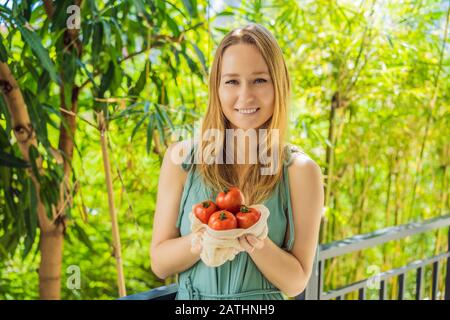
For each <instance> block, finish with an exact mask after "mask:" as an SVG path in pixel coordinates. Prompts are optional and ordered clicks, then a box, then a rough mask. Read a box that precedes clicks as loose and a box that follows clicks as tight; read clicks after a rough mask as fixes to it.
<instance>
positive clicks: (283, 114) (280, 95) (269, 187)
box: [197, 24, 291, 205]
mask: <svg viewBox="0 0 450 320" xmlns="http://www.w3.org/2000/svg"><path fill="white" fill-rule="evenodd" d="M241 43H244V44H250V45H253V46H255V47H256V48H257V49H258V50H259V51H260V53H261V55H262V56H263V58H264V60H265V62H266V64H267V66H268V69H269V74H270V76H271V79H272V82H273V84H274V91H275V99H274V107H275V108H274V113H273V115H272V117H271V118H270V119H269V120H268V121H267V122H266V123H265V124H263V126H262V127H263V128H264V129H267V139H266V140H265V141H264V145H265V146H267V150H265V151H266V152H268V153H267V154H269V155H270V156H272V157H273V156H274V153H273V150H272V139H273V137H272V129H278V132H279V140H278V141H279V143H277V144H275V147H276V148H278V152H277V153H275V154H276V155H277V158H276V159H274V160H275V161H277V162H275V163H277V164H278V166H277V170H276V173H275V174H271V175H262V174H261V173H260V170H261V168H262V166H261V164H260V163H257V164H254V165H251V166H250V167H249V170H248V171H247V173H246V176H245V177H244V179H242V181H244V182H243V185H238V181H239V180H238V177H237V175H236V172H235V170H233V166H234V165H233V164H226V163H225V161H224V163H223V164H220V163H213V164H207V163H205V161H201V163H200V164H198V168H199V172H200V174H201V176H202V178H203V180H204V181H205V182H206V183H207V185H209V186H210V187H211V188H212V189H213V191H214V192H219V191H222V190H223V189H224V188H226V187H231V186H238V187H239V188H240V189H241V190H242V192H243V193H244V196H245V200H246V204H248V205H251V204H256V203H261V202H262V201H263V200H265V199H267V198H268V197H269V196H270V194H271V192H272V191H273V190H274V188H275V187H276V185H277V182H278V181H279V180H280V179H281V177H282V174H283V159H284V158H285V157H286V152H285V148H284V145H285V138H286V133H287V132H286V131H287V120H288V119H287V116H288V103H289V100H290V90H291V84H290V79H289V73H288V70H287V68H286V63H285V61H284V58H283V53H282V51H281V49H280V47H279V46H278V44H277V41H276V40H275V38H274V37H273V35H272V34H271V33H270V31H268V30H267V29H266V28H264V27H263V26H261V25H259V24H249V25H247V26H245V27H242V28H236V29H234V30H232V31H230V32H229V33H228V34H227V35H226V36H225V37H224V38H223V39H222V41H221V42H220V44H219V46H218V48H217V50H216V53H215V57H214V61H213V64H212V67H211V72H210V76H209V101H208V109H207V111H206V115H205V117H204V119H203V121H202V126H201V137H204V134H205V132H209V130H210V129H214V130H217V129H218V131H219V132H220V133H221V134H222V133H223V135H224V136H225V129H230V128H231V127H230V123H229V121H228V119H226V117H225V115H224V113H223V111H222V108H221V105H220V100H219V95H218V91H219V85H220V77H221V64H222V57H223V54H224V52H225V50H226V49H227V48H228V47H230V46H233V45H236V44H241ZM233 143H234V141H233ZM198 146H199V148H197V152H199V155H198V156H200V155H203V154H204V153H203V149H204V148H205V146H204V142H203V139H202V138H200V141H199V144H198ZM221 146H222V150H223V156H224V158H225V156H226V153H227V151H226V150H225V143H222V144H221ZM260 147H261V143H258V150H259V151H258V152H261V149H260Z"/></svg>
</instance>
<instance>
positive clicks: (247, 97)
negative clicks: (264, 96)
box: [239, 84, 253, 103]
mask: <svg viewBox="0 0 450 320" xmlns="http://www.w3.org/2000/svg"><path fill="white" fill-rule="evenodd" d="M239 100H240V101H241V102H243V103H250V102H252V100H253V91H252V88H251V86H249V85H248V84H243V85H242V86H241V90H240V91H239Z"/></svg>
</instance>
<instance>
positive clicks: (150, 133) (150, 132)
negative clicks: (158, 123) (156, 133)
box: [146, 114, 155, 154]
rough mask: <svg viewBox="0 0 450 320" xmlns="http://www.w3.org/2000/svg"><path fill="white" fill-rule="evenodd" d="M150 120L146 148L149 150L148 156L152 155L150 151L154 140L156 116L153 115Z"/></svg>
mask: <svg viewBox="0 0 450 320" xmlns="http://www.w3.org/2000/svg"><path fill="white" fill-rule="evenodd" d="M148 118H149V120H148V125H147V144H146V148H147V154H149V153H150V150H151V148H152V140H153V129H154V123H155V118H154V115H153V114H151V115H150V116H149V117H148Z"/></svg>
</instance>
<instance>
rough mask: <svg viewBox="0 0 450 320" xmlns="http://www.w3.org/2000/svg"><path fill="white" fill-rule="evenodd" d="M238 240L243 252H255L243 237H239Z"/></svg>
mask: <svg viewBox="0 0 450 320" xmlns="http://www.w3.org/2000/svg"><path fill="white" fill-rule="evenodd" d="M238 239H239V243H240V244H241V246H242V248H244V249H245V251H247V252H249V253H252V252H253V250H255V249H254V248H253V246H252V245H251V244H250V243H249V242H248V241H247V239H246V238H245V236H242V237H239V238H238Z"/></svg>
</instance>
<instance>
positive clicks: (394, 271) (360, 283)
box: [321, 252, 450, 300]
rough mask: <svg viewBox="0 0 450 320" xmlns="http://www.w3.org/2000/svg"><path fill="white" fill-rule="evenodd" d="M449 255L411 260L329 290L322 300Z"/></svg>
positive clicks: (322, 296) (324, 293)
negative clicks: (403, 264) (375, 279)
mask: <svg viewBox="0 0 450 320" xmlns="http://www.w3.org/2000/svg"><path fill="white" fill-rule="evenodd" d="M447 257H450V252H444V253H442V254H439V255H437V256H434V257H432V258H429V259H426V260H417V261H414V262H411V263H410V264H408V265H406V266H403V267H400V268H397V269H391V270H388V271H385V272H381V273H379V274H378V275H375V276H373V277H370V278H367V279H363V280H360V281H357V282H354V283H352V284H349V285H348V286H345V287H342V288H339V289H335V290H330V291H327V292H323V293H322V295H321V300H327V299H332V298H335V297H337V296H340V295H343V294H347V293H350V292H353V291H356V290H359V289H361V288H365V287H367V282H369V280H371V279H373V278H377V280H379V281H380V282H381V281H383V280H387V279H389V278H392V277H394V276H398V275H400V274H404V273H406V272H408V271H411V270H415V269H418V268H420V267H424V266H426V265H428V264H432V263H433V262H436V261H439V260H442V259H445V258H447Z"/></svg>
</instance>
